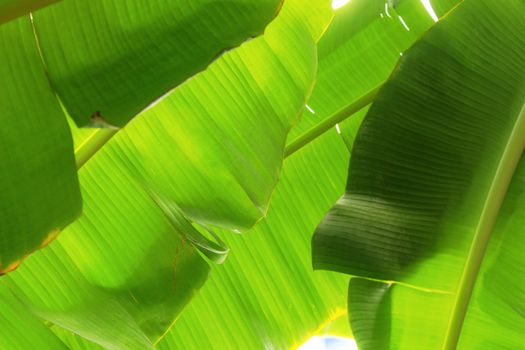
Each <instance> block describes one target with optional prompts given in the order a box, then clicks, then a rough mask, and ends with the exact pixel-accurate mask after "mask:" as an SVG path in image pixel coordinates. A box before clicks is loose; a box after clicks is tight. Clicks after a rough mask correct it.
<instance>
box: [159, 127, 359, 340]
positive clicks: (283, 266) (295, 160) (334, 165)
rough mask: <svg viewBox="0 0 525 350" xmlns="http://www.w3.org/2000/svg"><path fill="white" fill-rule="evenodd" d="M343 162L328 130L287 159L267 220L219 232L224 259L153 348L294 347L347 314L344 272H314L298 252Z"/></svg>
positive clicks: (340, 177)
mask: <svg viewBox="0 0 525 350" xmlns="http://www.w3.org/2000/svg"><path fill="white" fill-rule="evenodd" d="M312 164H316V166H315V167H312ZM347 164H348V152H347V150H346V147H345V146H344V144H343V142H342V139H341V137H340V136H339V135H338V134H337V133H336V131H335V130H332V131H331V132H330V133H328V134H326V135H324V136H323V137H322V138H320V139H318V140H315V141H314V142H312V143H311V144H310V145H308V146H307V147H305V148H304V149H301V151H299V152H297V153H296V154H294V155H293V156H291V157H289V158H288V159H287V160H286V161H285V164H284V168H283V172H282V178H281V181H280V182H279V184H278V186H277V188H276V190H275V193H274V196H273V199H272V205H271V207H270V210H269V212H268V216H267V218H265V220H263V221H261V222H260V223H259V224H258V225H257V226H256V227H255V228H254V229H253V230H251V231H250V232H248V233H247V234H246V235H242V236H232V235H227V234H226V233H225V234H223V235H222V236H223V237H225V240H226V241H227V242H228V245H229V246H230V248H231V252H230V256H229V258H228V259H227V260H226V262H225V264H224V265H221V266H215V267H213V269H212V273H211V275H210V278H209V280H208V282H207V283H206V284H205V285H204V286H203V288H202V289H201V291H200V293H199V295H198V296H197V297H196V298H194V299H193V301H192V302H191V303H190V304H189V305H188V306H187V307H186V309H185V310H184V312H183V313H182V315H181V317H180V319H179V320H178V321H177V322H176V323H175V325H174V327H173V329H172V330H171V332H169V333H168V334H167V335H166V337H165V338H164V339H163V340H162V341H161V342H160V343H159V349H166V350H167V349H170V350H171V349H296V348H297V347H298V346H299V345H301V344H302V343H304V342H305V341H306V340H308V338H310V337H311V336H313V335H316V334H323V333H322V329H323V328H325V327H324V326H328V325H330V324H331V321H332V320H334V319H337V318H338V317H339V316H343V317H344V318H345V319H346V296H345V293H346V286H347V283H348V278H347V277H346V276H344V275H338V274H335V273H332V272H325V271H316V272H313V271H312V268H311V264H310V261H309V259H308V258H305V257H307V256H308V255H309V252H310V238H311V233H312V232H313V230H314V228H315V225H316V224H317V222H318V221H319V220H320V218H321V217H322V216H323V215H324V213H325V212H326V210H327V209H328V208H329V206H330V205H331V203H333V201H334V199H336V198H337V197H338V196H339V195H340V193H341V191H342V190H343V188H344V182H345V175H346V169H347ZM327 328H330V327H327ZM327 331H328V332H329V333H330V334H334V332H335V334H337V333H339V334H340V335H342V336H347V337H349V336H351V334H350V332H349V331H348V330H347V331H346V333H340V332H341V331H338V330H337V329H328V330H327Z"/></svg>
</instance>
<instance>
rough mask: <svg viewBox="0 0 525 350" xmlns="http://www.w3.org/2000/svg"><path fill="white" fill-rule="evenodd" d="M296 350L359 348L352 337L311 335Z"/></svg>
mask: <svg viewBox="0 0 525 350" xmlns="http://www.w3.org/2000/svg"><path fill="white" fill-rule="evenodd" d="M297 350H359V349H358V348H357V344H356V342H355V340H354V339H350V338H343V337H332V336H327V337H320V336H313V337H311V338H310V339H308V341H307V342H306V343H304V344H303V345H301V346H300V347H299V348H298V349H297Z"/></svg>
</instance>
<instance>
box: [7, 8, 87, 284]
mask: <svg viewBox="0 0 525 350" xmlns="http://www.w3.org/2000/svg"><path fill="white" fill-rule="evenodd" d="M0 106H1V108H2V112H1V113H0V121H1V123H2V127H1V128H0V193H1V195H0V275H2V274H5V273H7V272H9V271H11V270H13V269H14V268H16V267H17V266H18V265H19V264H20V262H21V261H22V259H23V258H24V257H25V256H26V255H28V254H29V253H31V252H32V251H34V250H35V249H38V248H40V247H42V246H45V245H46V244H47V243H49V242H50V241H51V240H52V239H53V238H54V237H55V236H56V235H57V234H58V232H59V230H60V229H62V228H63V227H64V226H65V225H67V224H68V223H69V222H71V221H72V220H73V219H74V218H76V217H77V216H79V215H80V209H81V202H80V191H79V189H78V179H77V174H76V170H75V161H74V158H73V145H72V141H71V133H70V131H69V128H68V125H67V123H66V121H65V119H64V117H63V115H62V112H61V110H60V106H59V104H58V101H57V100H56V98H55V96H53V93H52V92H51V90H50V88H49V84H48V82H47V79H46V76H45V72H44V69H43V67H42V64H41V62H40V57H39V54H38V49H37V46H36V44H35V42H34V39H33V33H32V30H31V23H30V21H29V18H27V17H26V18H20V19H17V20H14V21H11V22H9V23H5V24H3V25H0Z"/></svg>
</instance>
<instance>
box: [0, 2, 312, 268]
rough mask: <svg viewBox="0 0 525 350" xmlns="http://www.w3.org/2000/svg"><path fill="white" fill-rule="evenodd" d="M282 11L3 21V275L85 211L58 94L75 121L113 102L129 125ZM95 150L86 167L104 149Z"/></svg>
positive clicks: (55, 10) (58, 8)
mask: <svg viewBox="0 0 525 350" xmlns="http://www.w3.org/2000/svg"><path fill="white" fill-rule="evenodd" d="M23 3H25V2H23V1H22V2H20V3H18V5H20V6H22V5H23ZM280 5H281V4H280V2H279V1H278V0H268V1H264V2H262V1H232V2H226V3H225V2H220V1H211V2H210V1H208V2H203V3H199V4H196V3H195V2H192V3H191V5H190V3H187V4H186V3H184V4H179V3H174V2H173V1H147V2H144V1H131V2H130V1H127V2H125V3H124V2H121V3H110V2H107V1H106V2H103V1H75V0H68V1H64V2H63V3H60V4H57V5H55V6H50V7H48V8H46V9H43V10H41V11H38V12H36V13H35V14H34V16H33V17H31V18H29V16H26V17H25V18H20V19H18V20H15V21H12V22H11V23H6V24H4V25H2V26H1V27H0V30H1V33H0V35H1V38H0V45H1V46H2V52H1V54H0V70H1V71H0V73H1V77H2V82H3V83H2V87H1V88H0V102H1V107H2V113H1V117H0V118H1V121H2V123H3V125H4V127H3V128H2V131H1V136H2V137H1V141H0V142H1V144H0V146H1V147H0V163H1V164H2V168H1V170H2V171H1V175H0V186H1V187H0V189H1V190H2V199H1V203H0V240H1V241H2V244H1V245H0V275H1V274H4V273H6V272H9V271H11V270H12V269H14V268H15V267H16V266H18V264H19V263H20V262H21V260H22V259H23V258H24V257H25V256H27V255H29V254H30V253H31V252H33V251H34V250H35V249H38V248H39V247H42V246H45V245H46V244H48V243H49V242H50V241H51V240H52V239H54V237H55V236H56V235H57V234H58V233H59V231H60V230H61V229H62V228H63V227H64V226H65V225H67V224H69V223H70V222H71V221H73V220H74V219H75V218H76V217H78V216H79V214H80V208H81V201H80V191H79V189H78V182H77V174H76V171H75V168H74V162H73V152H72V145H71V141H70V139H71V137H70V132H69V130H68V127H67V123H66V122H65V118H64V115H63V113H62V111H61V109H60V106H59V104H58V101H57V98H56V96H55V93H57V94H58V97H59V98H61V99H62V102H63V103H64V104H65V107H66V109H67V108H71V110H70V112H71V113H72V114H73V115H77V112H76V110H75V108H76V107H74V106H73V105H74V103H80V104H85V103H91V104H92V105H91V106H88V107H89V108H91V107H93V108H95V107H96V106H95V105H97V104H98V103H104V104H110V105H111V106H113V107H115V108H116V109H117V110H118V113H117V114H118V115H119V118H123V119H122V120H120V121H121V122H122V123H124V121H127V120H128V119H129V118H131V117H132V116H134V115H135V114H137V113H138V112H139V111H141V110H143V109H144V108H145V107H146V106H147V105H149V104H150V103H151V102H152V101H153V100H154V99H157V98H160V97H161V95H164V94H166V93H167V92H169V91H170V90H171V89H173V88H174V87H175V86H176V85H178V84H179V83H181V82H182V81H183V80H185V79H187V78H189V77H190V76H192V75H193V74H195V73H196V72H197V71H199V70H202V69H204V68H205V67H206V65H207V64H209V63H210V61H212V60H213V59H215V58H216V56H217V55H218V54H219V53H220V52H222V51H223V50H225V49H227V48H230V47H232V46H235V45H238V44H240V43H241V42H242V41H243V40H245V39H246V38H247V37H251V36H253V35H255V34H257V33H260V32H261V31H262V30H263V28H264V26H265V25H266V24H267V23H268V22H269V21H270V20H271V19H272V18H273V17H274V16H275V14H276V13H277V10H278V9H279V7H280ZM90 14H92V15H90ZM195 17H197V18H198V20H196V19H195ZM212 19H213V21H212ZM188 23H190V24H188ZM212 24H213V25H212ZM35 26H36V27H37V28H36V32H38V33H37V34H38V35H37V36H38V38H36V37H35V35H36V34H35V32H34V30H35ZM209 31H211V32H213V35H211V34H210V33H209ZM145 33H148V35H145ZM159 58H162V59H159ZM42 59H43V60H44V62H43V61H42ZM55 66H56V67H57V68H56V70H57V73H56V74H55ZM152 72H153V73H152ZM173 72H175V74H173ZM159 74H160V75H159ZM159 77H161V78H162V79H161V78H159ZM48 78H49V79H50V80H51V83H52V85H53V86H52V88H51V87H50V86H49V82H48ZM100 80H102V81H100ZM312 80H313V78H312ZM103 82H105V84H106V85H104V83H103ZM305 84H306V83H305ZM70 96H73V97H74V99H76V100H75V102H71V99H72V98H73V97H70ZM93 103H94V104H93ZM35 106H38V107H37V108H35ZM88 107H86V108H88ZM99 107H100V106H99ZM97 108H98V107H97ZM130 108H131V109H130ZM98 110H99V111H100V109H98ZM102 110H104V109H102ZM115 113H116V112H115ZM95 114H96V117H97V113H95ZM99 114H100V113H99ZM110 115H112V113H110ZM85 117H86V118H88V117H89V115H85ZM294 117H295V114H294ZM97 118H98V119H100V118H99V117H97ZM97 118H95V119H97ZM98 119H97V120H98ZM99 121H100V120H99ZM77 122H79V123H80V122H81V120H78V119H77ZM102 124H104V122H102ZM117 124H118V123H117ZM106 134H107V132H106ZM87 148H88V150H87V152H86V150H84V153H82V154H81V155H80V156H81V157H80V159H81V160H82V162H85V161H86V160H87V158H89V156H91V155H92V153H94V151H96V147H95V148H93V147H91V148H90V147H87ZM86 153H87V154H86ZM77 165H79V166H80V165H82V163H81V162H79V161H78V159H77Z"/></svg>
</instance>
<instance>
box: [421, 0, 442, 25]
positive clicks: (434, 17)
mask: <svg viewBox="0 0 525 350" xmlns="http://www.w3.org/2000/svg"><path fill="white" fill-rule="evenodd" d="M421 3H422V4H423V6H425V10H427V12H428V14H429V15H430V17H431V18H432V20H433V21H434V22H437V21H438V16H437V15H436V11H434V9H433V8H432V4H431V3H430V0H421Z"/></svg>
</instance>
